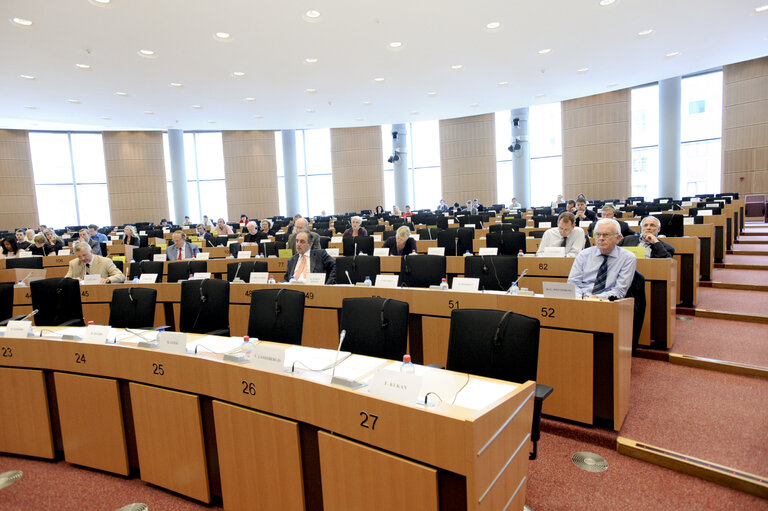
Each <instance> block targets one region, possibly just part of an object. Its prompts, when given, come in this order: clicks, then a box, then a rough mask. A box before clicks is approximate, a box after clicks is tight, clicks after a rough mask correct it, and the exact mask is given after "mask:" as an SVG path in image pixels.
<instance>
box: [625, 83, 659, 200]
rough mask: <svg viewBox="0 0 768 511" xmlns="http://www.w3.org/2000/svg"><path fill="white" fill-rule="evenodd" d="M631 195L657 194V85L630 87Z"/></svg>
mask: <svg viewBox="0 0 768 511" xmlns="http://www.w3.org/2000/svg"><path fill="white" fill-rule="evenodd" d="M631 102H632V106H631V108H632V141H631V144H632V180H631V183H632V196H633V197H637V196H642V197H645V198H646V200H650V199H653V198H655V197H658V196H659V86H658V85H649V86H647V87H639V88H637V89H632V95H631Z"/></svg>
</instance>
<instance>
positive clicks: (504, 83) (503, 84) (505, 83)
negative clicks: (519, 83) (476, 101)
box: [496, 82, 509, 87]
mask: <svg viewBox="0 0 768 511" xmlns="http://www.w3.org/2000/svg"><path fill="white" fill-rule="evenodd" d="M496 85H498V86H499V87H506V86H507V85H509V82H499V83H497V84H496Z"/></svg>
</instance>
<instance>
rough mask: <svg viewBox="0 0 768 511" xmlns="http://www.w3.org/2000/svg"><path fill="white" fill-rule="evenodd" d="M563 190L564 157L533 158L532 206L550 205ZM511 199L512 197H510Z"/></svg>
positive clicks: (529, 205)
mask: <svg viewBox="0 0 768 511" xmlns="http://www.w3.org/2000/svg"><path fill="white" fill-rule="evenodd" d="M562 192H563V158H562V157H561V156H556V157H552V158H534V159H532V160H531V204H525V206H527V207H531V206H549V205H550V204H551V203H552V201H553V200H555V197H557V195H558V194H559V193H562ZM510 199H511V197H510Z"/></svg>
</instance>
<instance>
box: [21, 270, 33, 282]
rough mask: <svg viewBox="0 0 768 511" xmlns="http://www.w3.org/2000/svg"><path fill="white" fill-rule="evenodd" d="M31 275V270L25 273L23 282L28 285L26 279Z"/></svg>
mask: <svg viewBox="0 0 768 511" xmlns="http://www.w3.org/2000/svg"><path fill="white" fill-rule="evenodd" d="M30 275H32V272H29V273H27V274H26V275H24V278H23V279H21V282H23V283H24V284H25V285H26V280H27V279H28V278H29V276H30Z"/></svg>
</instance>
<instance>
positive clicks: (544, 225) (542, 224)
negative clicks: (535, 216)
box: [539, 222, 552, 228]
mask: <svg viewBox="0 0 768 511" xmlns="http://www.w3.org/2000/svg"><path fill="white" fill-rule="evenodd" d="M539 227H547V228H549V227H552V222H539Z"/></svg>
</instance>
